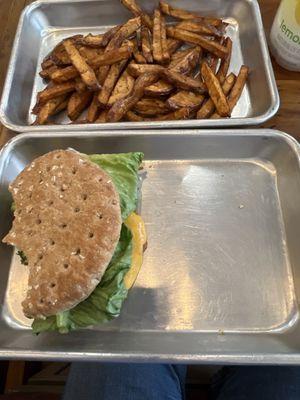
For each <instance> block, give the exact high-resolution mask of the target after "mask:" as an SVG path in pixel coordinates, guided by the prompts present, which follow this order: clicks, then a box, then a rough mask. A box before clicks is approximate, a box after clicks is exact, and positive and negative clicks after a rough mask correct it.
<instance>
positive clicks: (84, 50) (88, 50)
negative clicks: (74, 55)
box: [77, 46, 104, 64]
mask: <svg viewBox="0 0 300 400" xmlns="http://www.w3.org/2000/svg"><path fill="white" fill-rule="evenodd" d="M77 50H78V51H79V53H80V55H81V56H82V57H83V58H84V59H85V61H86V62H87V63H88V64H91V63H92V62H93V60H94V58H95V57H97V56H99V55H101V54H103V52H104V49H103V48H102V47H99V48H96V47H88V46H79V47H77Z"/></svg>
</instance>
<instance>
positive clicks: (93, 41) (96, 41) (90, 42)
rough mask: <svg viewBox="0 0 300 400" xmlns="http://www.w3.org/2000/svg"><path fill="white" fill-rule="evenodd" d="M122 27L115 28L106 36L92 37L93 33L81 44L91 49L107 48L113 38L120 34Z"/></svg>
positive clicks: (105, 34)
mask: <svg viewBox="0 0 300 400" xmlns="http://www.w3.org/2000/svg"><path fill="white" fill-rule="evenodd" d="M120 27H121V25H117V26H114V27H113V28H111V29H109V30H108V31H107V32H105V33H104V34H100V35H92V34H91V33H90V34H88V35H87V36H85V37H83V38H82V39H81V40H80V43H81V44H84V45H85V46H90V47H105V46H107V44H108V42H109V41H110V40H111V39H112V38H113V36H114V35H115V34H116V33H117V32H118V30H119V29H120Z"/></svg>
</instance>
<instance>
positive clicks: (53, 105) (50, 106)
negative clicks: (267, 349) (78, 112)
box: [35, 94, 67, 125]
mask: <svg viewBox="0 0 300 400" xmlns="http://www.w3.org/2000/svg"><path fill="white" fill-rule="evenodd" d="M66 96H67V95H66V94H63V95H61V96H58V97H55V98H54V99H50V100H48V101H47V102H46V103H45V104H44V105H43V106H42V107H41V108H40V110H39V112H38V114H37V117H36V121H35V123H37V124H38V125H44V124H45V123H46V122H47V121H48V119H49V117H50V116H51V115H53V113H54V112H55V110H56V109H57V107H58V106H59V105H60V104H61V103H63V102H64V100H65V99H66Z"/></svg>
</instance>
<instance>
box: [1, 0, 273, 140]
mask: <svg viewBox="0 0 300 400" xmlns="http://www.w3.org/2000/svg"><path fill="white" fill-rule="evenodd" d="M139 3H140V4H141V6H142V7H143V8H145V10H148V11H152V10H153V8H154V6H155V5H156V4H157V0H154V1H151V2H150V1H147V0H139ZM170 3H171V4H174V5H176V6H177V7H184V8H186V9H189V10H193V11H198V12H201V13H202V14H203V15H216V16H218V17H222V18H225V19H226V20H228V21H229V22H230V23H231V24H230V26H229V27H228V35H229V36H231V38H232V40H233V59H232V63H231V67H230V69H231V70H232V71H233V72H235V73H237V72H238V70H239V68H240V66H241V65H242V64H246V65H248V66H249V67H250V70H251V75H250V77H249V81H248V84H247V86H246V88H245V89H244V92H243V95H242V97H241V99H240V101H239V103H238V105H237V106H236V108H235V109H234V113H233V118H231V119H223V120H210V119H206V120H185V121H163V122H121V123H110V124H88V125H85V126H84V129H87V130H99V129H120V128H121V129H132V128H171V127H218V126H219V127H228V126H241V125H243V126H246V125H256V124H260V123H262V122H264V121H266V120H267V119H269V118H271V117H272V116H273V115H274V114H275V113H276V111H277V110H278V107H279V97H278V91H277V87H276V83H275V80H274V75H273V70H272V65H271V62H270V58H269V53H268V49H267V45H266V39H265V34H264V29H263V26H262V21H261V16H260V11H259V6H258V4H257V1H256V0H226V1H224V0H211V1H209V2H208V1H205V0H178V1H172V0H171V1H170ZM130 17H131V14H130V13H129V11H127V10H126V9H125V8H124V7H123V6H122V5H121V4H120V1H119V0H94V1H91V0H89V1H76V0H73V1H66V0H63V1H61V0H52V1H51V0H40V1H36V2H35V3H33V4H31V5H30V6H28V7H27V8H25V10H24V12H23V14H22V16H21V19H20V22H19V26H18V30H17V33H16V38H15V43H14V47H13V51H12V56H11V61H10V64H9V68H8V73H7V79H6V83H5V88H4V92H3V97H2V104H1V108H0V119H1V121H2V123H3V124H4V125H6V126H7V127H9V128H11V129H13V130H14V131H18V132H25V131H27V132H32V131H43V130H44V129H45V128H44V127H43V126H30V124H31V123H32V122H33V115H32V114H31V113H30V110H31V109H32V106H33V105H34V104H35V101H36V95H37V92H38V91H39V90H41V89H42V88H43V87H44V83H43V81H42V79H41V78H40V76H39V75H38V72H39V70H40V64H41V60H42V59H43V58H44V56H45V55H46V54H48V53H49V51H50V49H52V48H53V47H54V46H55V44H57V43H58V42H60V41H61V40H62V39H63V38H65V37H67V36H70V35H74V34H76V33H84V34H87V33H88V32H92V33H99V32H104V31H106V30H107V29H108V28H109V27H110V26H113V25H116V24H120V23H122V22H124V21H126V20H127V19H128V18H130ZM60 122H66V121H60ZM57 129H60V130H61V131H74V130H82V129H83V127H82V125H80V124H72V125H64V126H61V127H58V126H57V125H52V126H47V130H50V131H55V130H57Z"/></svg>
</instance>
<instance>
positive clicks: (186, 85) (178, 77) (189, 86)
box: [163, 69, 207, 93]
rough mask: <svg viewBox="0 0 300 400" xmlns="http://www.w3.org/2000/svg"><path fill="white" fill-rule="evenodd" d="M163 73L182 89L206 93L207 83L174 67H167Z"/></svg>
mask: <svg viewBox="0 0 300 400" xmlns="http://www.w3.org/2000/svg"><path fill="white" fill-rule="evenodd" d="M163 75H164V78H165V79H166V80H167V81H168V82H170V83H173V84H174V85H176V86H177V87H178V88H180V89H185V90H192V91H195V92H197V93H205V92H206V91H207V89H206V87H205V85H204V84H203V82H202V81H200V80H199V79H194V78H190V77H189V76H185V75H182V74H180V73H179V72H176V71H174V70H172V69H165V70H164V72H163Z"/></svg>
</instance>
